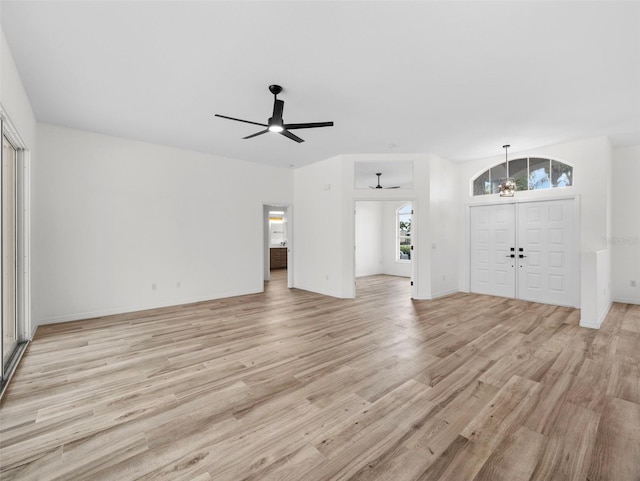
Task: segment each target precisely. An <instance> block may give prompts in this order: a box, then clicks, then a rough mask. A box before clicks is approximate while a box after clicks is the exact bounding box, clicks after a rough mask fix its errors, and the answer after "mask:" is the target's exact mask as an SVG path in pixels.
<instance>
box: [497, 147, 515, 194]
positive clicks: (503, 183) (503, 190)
mask: <svg viewBox="0 0 640 481" xmlns="http://www.w3.org/2000/svg"><path fill="white" fill-rule="evenodd" d="M509 147H511V146H510V145H509V144H507V145H503V146H502V148H503V149H504V163H505V165H506V168H507V176H506V177H503V178H502V179H500V181H499V182H500V183H499V184H498V189H499V190H500V197H513V194H514V193H515V191H516V180H515V179H514V178H513V177H509V158H508V157H507V151H508V149H509Z"/></svg>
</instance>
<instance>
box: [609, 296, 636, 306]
mask: <svg viewBox="0 0 640 481" xmlns="http://www.w3.org/2000/svg"><path fill="white" fill-rule="evenodd" d="M613 302H619V303H620V304H635V305H640V299H631V298H626V297H616V298H615V299H613Z"/></svg>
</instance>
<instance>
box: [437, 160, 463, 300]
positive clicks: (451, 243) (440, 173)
mask: <svg viewBox="0 0 640 481" xmlns="http://www.w3.org/2000/svg"><path fill="white" fill-rule="evenodd" d="M429 168H430V175H429V178H430V189H429V192H430V197H429V231H430V233H431V246H430V247H431V254H432V255H431V297H440V296H444V295H447V294H451V293H454V292H457V291H458V241H459V239H460V237H461V235H460V233H461V232H463V226H464V209H462V208H461V206H460V194H461V193H462V192H464V190H463V188H462V187H461V185H460V182H459V181H458V176H457V173H458V167H457V165H456V164H454V163H453V162H451V161H449V160H445V159H441V158H438V157H435V156H434V157H432V158H431V160H430V162H429ZM463 185H464V184H463Z"/></svg>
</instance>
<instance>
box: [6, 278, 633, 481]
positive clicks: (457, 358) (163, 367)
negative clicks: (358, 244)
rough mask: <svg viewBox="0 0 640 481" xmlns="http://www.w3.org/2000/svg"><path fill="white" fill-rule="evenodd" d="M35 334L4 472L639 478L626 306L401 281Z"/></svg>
mask: <svg viewBox="0 0 640 481" xmlns="http://www.w3.org/2000/svg"><path fill="white" fill-rule="evenodd" d="M283 274H284V271H283V272H282V273H274V280H272V281H271V282H270V283H268V284H267V288H266V292H265V293H264V294H256V295H250V296H243V297H236V298H230V299H222V300H217V301H211V302H203V303H199V304H192V305H186V306H180V307H175V308H166V309H157V310H153V311H145V312H141V313H135V314H127V315H118V316H112V317H105V318H100V319H94V320H87V321H79V322H72V323H66V324H58V325H51V326H43V327H41V328H39V329H38V332H37V336H36V338H35V340H34V341H33V342H32V343H31V345H30V347H29V349H28V351H27V353H26V355H25V357H24V359H23V361H22V364H21V365H20V366H19V368H18V371H17V372H16V375H15V377H14V378H13V381H12V383H11V385H10V387H9V389H8V391H7V393H6V395H5V398H4V400H3V403H2V406H1V408H0V423H1V425H0V437H1V439H0V462H1V464H2V467H1V470H0V479H2V480H3V481H4V480H7V481H8V480H17V479H19V480H35V479H39V480H133V479H149V480H171V481H183V480H184V481H186V480H190V481H204V480H216V481H222V480H229V481H238V480H292V481H299V480H342V479H352V480H390V481H404V480H429V481H437V480H441V481H444V480H451V481H465V480H490V481H500V480H505V481H507V480H508V481H526V480H533V481H540V480H580V481H584V480H589V481H600V480H610V481H638V480H640V306H630V305H622V304H616V305H614V307H613V309H612V311H611V313H610V314H609V317H608V318H607V320H606V322H605V324H604V327H603V328H602V329H601V330H600V331H594V330H589V329H584V328H580V327H578V321H579V312H578V311H576V310H574V309H569V308H563V307H554V306H548V305H540V304H533V303H528V302H521V301H516V300H509V299H501V298H497V297H489V296H480V295H469V294H456V295H452V296H449V297H446V298H443V299H438V300H435V301H411V299H409V287H408V285H407V280H406V279H401V278H394V277H386V276H374V277H369V278H362V279H359V280H358V294H359V295H358V299H356V300H339V299H334V298H330V297H324V296H321V295H317V294H313V293H309V292H305V291H300V290H295V289H294V290H288V289H287V288H286V285H285V282H284V279H283Z"/></svg>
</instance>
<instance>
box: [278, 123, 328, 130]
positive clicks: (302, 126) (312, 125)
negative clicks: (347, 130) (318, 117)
mask: <svg viewBox="0 0 640 481" xmlns="http://www.w3.org/2000/svg"><path fill="white" fill-rule="evenodd" d="M316 127H333V122H308V123H306V124H284V128H285V129H287V130H293V129H313V128H316Z"/></svg>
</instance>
